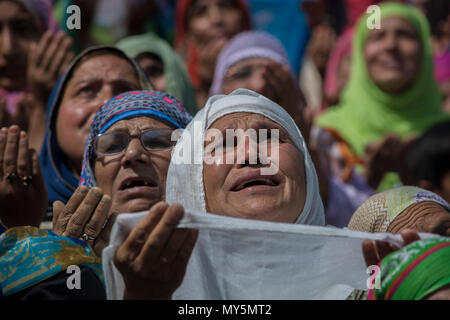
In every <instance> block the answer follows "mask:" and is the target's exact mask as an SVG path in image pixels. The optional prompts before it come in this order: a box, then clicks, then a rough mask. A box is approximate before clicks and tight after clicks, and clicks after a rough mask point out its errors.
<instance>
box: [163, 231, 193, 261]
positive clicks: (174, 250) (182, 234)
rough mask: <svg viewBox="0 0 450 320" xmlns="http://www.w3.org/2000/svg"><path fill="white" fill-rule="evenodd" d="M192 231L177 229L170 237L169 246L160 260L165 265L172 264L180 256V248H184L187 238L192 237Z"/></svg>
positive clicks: (167, 245)
mask: <svg viewBox="0 0 450 320" xmlns="http://www.w3.org/2000/svg"><path fill="white" fill-rule="evenodd" d="M190 231H191V230H190V229H176V230H174V231H173V233H172V235H171V236H170V238H169V240H168V241H167V244H166V246H165V248H164V251H163V253H162V254H161V257H160V259H162V260H161V261H162V262H164V263H169V264H172V263H173V261H174V260H175V258H176V257H177V256H178V254H179V251H180V248H182V247H183V245H184V243H185V242H186V240H187V238H188V237H189V235H190Z"/></svg>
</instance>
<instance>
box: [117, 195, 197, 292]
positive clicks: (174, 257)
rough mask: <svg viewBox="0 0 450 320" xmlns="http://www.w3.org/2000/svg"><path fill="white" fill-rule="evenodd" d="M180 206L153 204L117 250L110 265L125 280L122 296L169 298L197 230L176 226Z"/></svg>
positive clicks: (184, 269)
mask: <svg viewBox="0 0 450 320" xmlns="http://www.w3.org/2000/svg"><path fill="white" fill-rule="evenodd" d="M183 214H184V209H183V207H181V206H179V205H172V206H169V205H168V204H167V203H165V202H159V203H157V204H156V205H154V206H153V207H152V208H151V209H150V212H149V213H148V214H147V215H146V216H145V217H144V218H143V219H142V220H141V221H140V222H139V224H138V225H137V226H136V227H135V228H134V229H133V230H132V231H131V233H130V234H129V236H128V237H127V239H126V240H125V242H124V243H123V244H122V245H121V246H120V247H119V249H117V251H116V254H115V256H114V264H115V265H116V267H117V269H118V270H119V271H120V273H121V274H122V276H123V279H124V282H125V294H124V299H147V300H158V299H171V297H172V294H173V292H174V291H175V290H176V289H177V288H178V287H179V286H180V285H181V283H182V282H183V278H184V275H185V273H186V267H187V264H188V261H189V258H190V256H191V253H192V250H193V249H194V246H195V243H196V241H197V236H198V231H196V230H190V229H177V228H176V226H177V224H178V222H179V221H180V219H181V218H182V216H183Z"/></svg>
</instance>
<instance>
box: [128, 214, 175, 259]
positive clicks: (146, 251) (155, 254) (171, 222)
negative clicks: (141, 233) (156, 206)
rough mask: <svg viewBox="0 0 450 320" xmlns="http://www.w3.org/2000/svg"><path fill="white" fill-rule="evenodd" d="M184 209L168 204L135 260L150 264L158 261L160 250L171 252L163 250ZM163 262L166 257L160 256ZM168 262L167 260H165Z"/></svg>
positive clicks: (165, 252)
mask: <svg viewBox="0 0 450 320" xmlns="http://www.w3.org/2000/svg"><path fill="white" fill-rule="evenodd" d="M183 214H184V209H183V207H182V206H180V205H172V206H170V207H169V208H168V209H167V210H166V212H165V213H164V215H163V216H162V218H161V221H160V222H159V223H158V224H157V225H156V227H155V229H154V230H153V232H152V233H151V234H150V236H149V237H148V238H147V241H146V242H145V244H144V246H143V247H142V250H141V253H140V254H139V256H138V257H137V260H141V261H143V262H144V264H146V265H151V264H152V263H154V261H159V259H160V256H161V254H162V252H163V251H164V254H168V255H171V254H172V253H169V252H167V250H165V248H166V244H167V243H168V240H169V238H170V237H171V236H172V234H173V233H174V231H175V228H176V227H177V225H178V222H179V221H180V219H181V218H182V217H183ZM162 258H163V259H164V262H166V261H165V260H166V258H165V257H162ZM167 262H168V261H167Z"/></svg>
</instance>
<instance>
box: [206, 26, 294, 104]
mask: <svg viewBox="0 0 450 320" xmlns="http://www.w3.org/2000/svg"><path fill="white" fill-rule="evenodd" d="M247 58H268V59H271V60H275V61H276V62H278V63H280V64H282V65H286V66H290V63H289V57H288V56H287V53H286V50H285V49H284V47H283V45H282V44H281V42H280V41H279V40H278V39H277V38H275V37H273V36H271V35H270V34H268V33H266V32H263V31H245V32H241V33H239V34H237V35H236V36H234V37H233V38H232V39H231V40H230V42H228V44H227V45H226V46H225V48H223V50H222V51H221V52H220V55H219V57H218V58H217V62H216V68H215V71H214V80H213V83H212V85H211V88H210V90H209V95H210V96H213V95H216V94H221V93H223V90H222V86H223V79H224V78H225V73H226V72H227V70H228V68H229V67H231V66H232V65H233V64H235V63H236V62H239V61H241V60H245V59H247Z"/></svg>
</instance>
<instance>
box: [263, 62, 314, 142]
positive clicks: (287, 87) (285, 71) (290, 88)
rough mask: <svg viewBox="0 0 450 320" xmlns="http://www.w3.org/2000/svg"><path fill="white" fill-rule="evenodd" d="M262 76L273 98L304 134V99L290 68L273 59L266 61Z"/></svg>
mask: <svg viewBox="0 0 450 320" xmlns="http://www.w3.org/2000/svg"><path fill="white" fill-rule="evenodd" d="M264 77H265V79H266V81H267V83H268V84H269V86H270V88H271V90H272V92H273V94H274V97H273V100H274V101H277V103H278V104H279V105H280V106H282V107H283V108H284V109H285V110H286V111H287V112H288V113H289V114H290V116H291V117H292V118H293V119H294V121H295V123H296V124H297V126H298V127H299V128H300V130H301V131H302V134H305V131H306V130H305V129H306V128H305V125H306V124H305V119H304V112H305V111H304V109H305V107H306V105H305V100H304V97H303V95H302V93H301V91H300V89H299V87H298V84H297V82H296V81H295V79H294V76H293V75H292V73H291V71H290V68H289V67H288V66H284V65H283V66H281V65H280V64H279V63H277V62H275V61H270V62H267V68H265V72H264Z"/></svg>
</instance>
